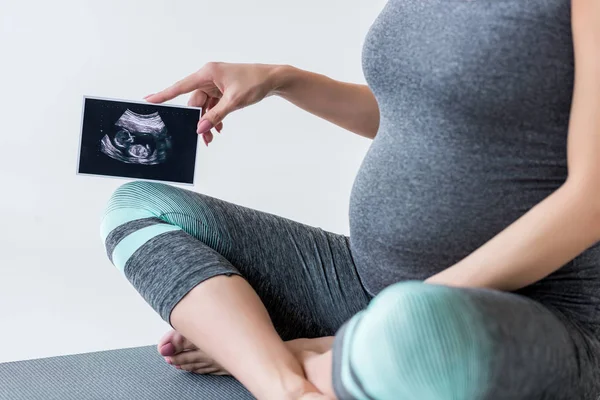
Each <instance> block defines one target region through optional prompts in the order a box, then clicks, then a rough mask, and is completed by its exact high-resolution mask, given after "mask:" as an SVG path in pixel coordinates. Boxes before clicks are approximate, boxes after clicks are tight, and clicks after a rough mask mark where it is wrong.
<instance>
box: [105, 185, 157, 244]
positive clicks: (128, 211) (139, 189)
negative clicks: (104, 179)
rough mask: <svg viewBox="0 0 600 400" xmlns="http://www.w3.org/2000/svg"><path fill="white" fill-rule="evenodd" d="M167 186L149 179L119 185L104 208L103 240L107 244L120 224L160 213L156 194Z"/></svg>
mask: <svg viewBox="0 0 600 400" xmlns="http://www.w3.org/2000/svg"><path fill="white" fill-rule="evenodd" d="M166 186H167V185H165V184H161V183H156V182H147V181H132V182H127V183H125V184H123V185H121V186H119V187H118V188H117V189H116V190H115V191H114V192H113V194H112V195H111V197H110V198H109V200H108V204H107V205H106V208H105V210H104V215H103V217H102V222H101V226H100V231H101V237H102V241H103V242H104V243H105V244H106V240H107V238H108V236H109V235H110V233H111V232H113V231H114V230H115V229H117V228H119V227H120V226H123V225H125V224H127V223H130V222H132V221H138V220H143V219H147V218H153V217H156V216H158V215H160V210H159V209H158V208H157V207H156V196H157V195H158V194H159V193H160V192H161V191H164V190H165V187H166Z"/></svg>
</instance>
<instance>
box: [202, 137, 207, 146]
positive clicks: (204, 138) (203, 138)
mask: <svg viewBox="0 0 600 400" xmlns="http://www.w3.org/2000/svg"><path fill="white" fill-rule="evenodd" d="M202 140H204V144H205V145H206V147H208V142H207V141H206V136H205V135H202Z"/></svg>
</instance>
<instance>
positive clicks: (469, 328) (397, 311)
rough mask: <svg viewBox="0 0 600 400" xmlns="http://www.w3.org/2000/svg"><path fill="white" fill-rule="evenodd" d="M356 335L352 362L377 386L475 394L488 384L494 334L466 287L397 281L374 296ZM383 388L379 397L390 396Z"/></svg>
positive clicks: (415, 393)
mask: <svg viewBox="0 0 600 400" xmlns="http://www.w3.org/2000/svg"><path fill="white" fill-rule="evenodd" d="M352 336H353V337H352V345H351V346H352V347H351V350H350V352H351V356H350V357H351V359H352V364H354V365H356V366H358V367H357V371H361V372H359V374H361V373H362V374H363V375H364V376H363V378H364V379H363V382H364V383H365V384H366V385H368V386H372V390H373V391H375V392H376V391H377V390H383V391H386V392H387V391H389V390H390V389H391V390H392V392H393V393H403V394H404V396H398V398H404V397H406V398H431V399H433V398H435V399H438V398H439V399H441V398H444V399H446V398H447V399H474V398H478V396H479V395H480V394H481V392H482V390H483V388H482V386H483V384H484V382H485V381H486V379H487V377H486V373H487V372H486V371H487V363H488V359H489V352H490V347H489V340H488V339H487V333H486V331H485V326H484V325H483V321H482V317H481V315H479V313H478V311H477V308H476V305H475V304H473V303H472V301H470V299H469V297H468V295H467V294H466V293H465V292H464V291H463V290H462V289H458V288H450V287H444V286H435V285H428V284H424V283H420V282H404V283H399V284H396V285H393V286H391V287H389V288H387V289H386V290H384V291H383V292H381V294H380V295H379V296H377V297H376V298H375V299H374V300H373V301H372V302H371V304H370V305H369V307H368V309H367V310H366V311H365V312H364V313H363V315H362V316H361V320H360V321H359V322H358V323H357V325H356V329H355V333H354V334H353V335H352ZM373 394H375V393H373ZM381 394H382V396H381V397H379V396H377V395H376V396H375V398H387V397H386V396H385V395H384V394H383V393H381Z"/></svg>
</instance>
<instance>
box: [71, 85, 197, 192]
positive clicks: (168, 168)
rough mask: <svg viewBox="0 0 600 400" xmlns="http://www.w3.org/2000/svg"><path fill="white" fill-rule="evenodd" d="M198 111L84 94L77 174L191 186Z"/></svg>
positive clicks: (193, 171) (193, 108)
mask: <svg viewBox="0 0 600 400" xmlns="http://www.w3.org/2000/svg"><path fill="white" fill-rule="evenodd" d="M200 116H201V109H200V108H196V107H183V106H172V105H163V104H160V105H158V104H150V103H143V102H128V101H121V100H113V99H104V98H98V97H89V96H86V97H84V103H83V116H82V124H81V145H80V149H79V162H78V166H77V168H78V171H77V172H78V173H79V174H87V175H101V176H109V177H121V178H133V179H144V180H152V181H164V182H176V183H184V184H190V185H191V184H193V183H194V177H195V176H194V175H195V166H196V152H197V149H198V134H197V133H196V129H197V124H198V120H199V119H200Z"/></svg>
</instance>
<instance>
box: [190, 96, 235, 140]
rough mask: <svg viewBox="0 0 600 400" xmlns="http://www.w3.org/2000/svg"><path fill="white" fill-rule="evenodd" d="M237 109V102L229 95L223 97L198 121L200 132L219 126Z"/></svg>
mask: <svg viewBox="0 0 600 400" xmlns="http://www.w3.org/2000/svg"><path fill="white" fill-rule="evenodd" d="M235 109H236V107H235V104H234V102H233V101H231V99H230V98H229V97H227V96H223V97H221V99H220V100H219V102H218V103H217V104H216V105H215V106H214V107H213V108H211V109H210V111H208V112H207V113H206V114H204V116H203V117H202V118H201V119H200V121H199V122H198V133H199V134H202V133H206V132H208V131H209V130H211V129H212V128H213V127H215V126H217V125H218V124H220V123H221V122H223V119H225V117H226V116H227V115H229V114H230V113H231V112H233V111H234V110H235Z"/></svg>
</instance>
